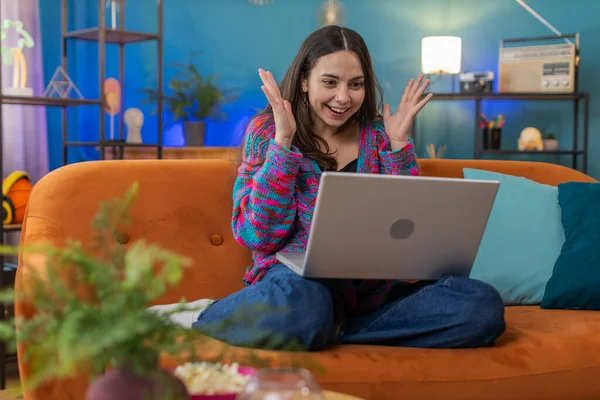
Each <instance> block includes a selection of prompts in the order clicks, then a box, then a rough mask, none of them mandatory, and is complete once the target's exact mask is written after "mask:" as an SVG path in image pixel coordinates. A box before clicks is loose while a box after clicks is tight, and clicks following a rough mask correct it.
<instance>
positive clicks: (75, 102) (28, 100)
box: [0, 96, 101, 107]
mask: <svg viewBox="0 0 600 400" xmlns="http://www.w3.org/2000/svg"><path fill="white" fill-rule="evenodd" d="M0 100H1V101H0V103H2V104H18V105H24V106H44V107H62V106H89V105H100V104H101V103H100V100H88V99H70V98H60V97H39V96H38V97H28V96H1V97H0Z"/></svg>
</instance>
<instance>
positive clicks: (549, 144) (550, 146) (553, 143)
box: [543, 139, 558, 151]
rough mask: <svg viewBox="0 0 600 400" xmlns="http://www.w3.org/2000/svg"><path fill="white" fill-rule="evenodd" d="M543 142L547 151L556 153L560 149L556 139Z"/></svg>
mask: <svg viewBox="0 0 600 400" xmlns="http://www.w3.org/2000/svg"><path fill="white" fill-rule="evenodd" d="M543 142H544V150H545V151H555V150H556V149H558V140H556V139H544V140H543Z"/></svg>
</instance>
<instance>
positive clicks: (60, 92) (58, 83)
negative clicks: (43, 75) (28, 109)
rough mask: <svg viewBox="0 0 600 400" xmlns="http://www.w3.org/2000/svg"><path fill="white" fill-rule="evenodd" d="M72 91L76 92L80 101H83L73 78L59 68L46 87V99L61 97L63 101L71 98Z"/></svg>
mask: <svg viewBox="0 0 600 400" xmlns="http://www.w3.org/2000/svg"><path fill="white" fill-rule="evenodd" d="M71 90H72V91H74V92H75V94H77V96H78V97H79V98H80V99H83V95H82V94H81V92H80V91H79V89H78V88H77V86H75V84H74V83H73V81H72V80H71V78H69V75H68V74H67V72H66V71H65V70H64V68H63V67H58V68H56V70H55V71H54V74H53V75H52V78H50V82H49V83H48V86H46V90H45V91H44V97H60V98H61V99H67V98H69V93H70V92H71Z"/></svg>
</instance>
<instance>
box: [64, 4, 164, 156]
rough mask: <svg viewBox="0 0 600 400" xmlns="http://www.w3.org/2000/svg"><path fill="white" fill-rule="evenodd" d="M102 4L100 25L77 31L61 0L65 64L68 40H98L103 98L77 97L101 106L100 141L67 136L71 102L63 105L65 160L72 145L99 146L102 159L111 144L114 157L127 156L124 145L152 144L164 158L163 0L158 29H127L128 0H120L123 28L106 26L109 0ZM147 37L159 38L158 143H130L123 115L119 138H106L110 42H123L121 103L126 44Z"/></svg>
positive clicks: (120, 61) (120, 20) (100, 5)
mask: <svg viewBox="0 0 600 400" xmlns="http://www.w3.org/2000/svg"><path fill="white" fill-rule="evenodd" d="M97 1H98V3H97V7H98V26H97V27H92V28H85V29H78V30H74V31H68V26H67V21H68V18H67V17H68V12H67V11H68V10H67V8H68V7H67V0H61V5H62V17H61V26H62V28H61V31H62V41H61V54H62V68H63V69H64V70H65V72H67V74H68V70H67V41H68V40H69V39H72V40H84V41H91V42H97V43H98V65H99V68H98V93H99V94H100V99H98V100H91V102H92V103H89V102H90V100H77V103H76V104H84V103H81V102H86V101H87V103H85V104H97V105H100V107H99V126H100V140H99V141H98V142H82V141H69V140H68V137H67V115H66V109H65V107H66V106H68V105H69V104H66V105H63V110H62V125H63V128H62V144H63V164H67V158H68V149H69V147H80V146H84V147H98V148H99V150H100V159H102V160H104V159H105V156H106V152H105V148H106V147H111V148H112V149H113V158H118V159H123V148H124V147H128V146H131V147H149V148H156V149H157V158H158V159H161V158H162V152H163V146H162V130H163V121H162V111H163V104H162V97H163V84H162V81H163V0H157V1H156V7H157V16H158V21H157V22H158V29H157V33H155V34H153V33H146V32H136V31H128V30H124V29H123V28H122V27H124V26H125V8H124V5H125V4H124V3H125V0H117V2H118V3H119V10H120V12H119V23H118V25H119V26H120V27H121V28H120V29H111V28H106V27H105V25H106V18H105V15H106V14H105V12H106V4H105V0H97ZM147 41H156V44H157V74H158V76H157V91H158V101H157V116H158V123H157V130H158V134H157V143H156V144H145V143H143V144H139V143H135V144H134V143H126V142H125V137H124V121H123V118H119V129H118V140H109V139H107V138H106V135H105V134H106V126H105V125H106V124H105V119H104V118H105V111H104V109H105V105H106V98H105V95H104V90H103V85H104V81H105V79H106V44H116V45H118V46H119V77H118V81H119V83H120V84H121V104H125V102H124V98H123V93H124V92H125V90H124V89H125V65H124V62H125V46H126V45H128V44H134V43H141V42H147Z"/></svg>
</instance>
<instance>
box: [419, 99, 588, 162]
mask: <svg viewBox="0 0 600 400" xmlns="http://www.w3.org/2000/svg"><path fill="white" fill-rule="evenodd" d="M451 100H462V101H474V102H475V111H474V112H475V115H474V120H475V129H474V135H475V140H474V148H473V158H475V159H481V158H482V156H483V155H486V154H487V155H502V154H504V155H517V154H528V155H571V156H572V167H573V169H578V158H579V157H580V156H581V158H582V169H581V170H582V172H583V173H587V170H588V152H589V149H588V142H589V108H590V96H589V93H587V92H573V93H478V94H465V93H433V97H432V98H431V101H451ZM493 100H516V101H529V100H533V101H560V100H563V101H564V100H567V101H572V102H573V147H572V148H571V149H569V150H556V151H519V150H510V149H484V148H483V146H482V140H481V128H480V122H481V104H482V102H483V101H493ZM580 103H583V104H582V105H581V104H580ZM581 108H583V129H582V130H583V132H582V135H583V148H582V149H580V148H579V133H580V132H579V113H580V109H581ZM416 125H417V121H416V120H415V123H414V125H413V128H412V138H413V140H414V141H415V143H416V141H417V137H416V132H417V129H416Z"/></svg>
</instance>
